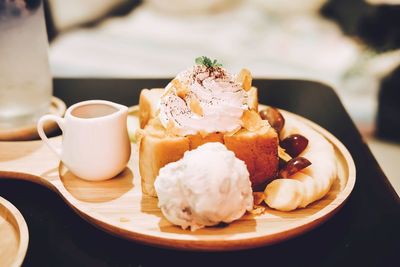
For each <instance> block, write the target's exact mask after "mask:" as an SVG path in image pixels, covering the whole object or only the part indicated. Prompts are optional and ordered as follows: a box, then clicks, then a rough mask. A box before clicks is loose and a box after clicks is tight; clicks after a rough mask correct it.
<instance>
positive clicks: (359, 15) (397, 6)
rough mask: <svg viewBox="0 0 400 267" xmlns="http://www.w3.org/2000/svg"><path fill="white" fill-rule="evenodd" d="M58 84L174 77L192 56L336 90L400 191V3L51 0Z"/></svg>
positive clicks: (344, 0)
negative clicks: (68, 79)
mask: <svg viewBox="0 0 400 267" xmlns="http://www.w3.org/2000/svg"><path fill="white" fill-rule="evenodd" d="M45 13H46V23H47V28H48V35H49V40H50V67H51V71H52V73H53V76H55V77H123V78H137V77H140V78H143V77H173V76H174V75H175V74H176V73H177V72H179V71H181V70H183V69H185V68H186V67H188V66H191V65H192V64H193V60H194V58H195V57H197V56H200V55H207V56H209V57H211V58H217V59H218V60H219V61H220V62H223V64H224V66H225V67H226V68H227V69H228V70H230V71H232V72H237V71H239V70H240V69H241V68H242V67H246V68H248V69H250V70H251V71H252V73H253V76H255V77H256V78H293V79H308V80H316V81H320V82H323V83H326V84H329V85H331V86H332V87H333V88H335V90H336V92H337V94H338V95H339V97H340V98H341V100H342V102H343V104H344V106H345V107H346V109H347V111H348V112H349V114H350V115H351V117H352V118H353V120H354V122H355V123H356V125H357V127H358V128H359V130H360V132H361V133H362V135H363V137H364V138H365V141H366V142H367V143H368V145H369V146H370V148H371V150H372V151H373V153H374V155H375V156H376V158H377V160H378V161H379V163H380V165H381V166H382V168H383V170H384V172H385V173H386V175H387V176H388V177H389V179H390V180H391V182H392V184H393V185H394V187H395V188H396V190H397V193H398V194H400V175H399V173H398V172H397V168H396V167H397V166H396V165H397V164H399V163H400V143H399V142H400V104H399V102H400V1H396V0H298V1H289V0H248V1H245V0H203V1H196V0H144V1H135V0H69V1H65V0H48V1H47V2H46V5H45Z"/></svg>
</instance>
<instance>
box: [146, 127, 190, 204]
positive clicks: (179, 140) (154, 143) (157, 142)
mask: <svg viewBox="0 0 400 267" xmlns="http://www.w3.org/2000/svg"><path fill="white" fill-rule="evenodd" d="M188 150H189V139H188V138H186V137H166V138H161V137H159V136H153V135H150V134H145V135H144V136H143V138H142V139H141V143H140V148H139V153H140V157H139V171H140V176H141V180H142V192H143V193H145V194H148V195H150V196H154V197H156V196H157V194H156V191H155V189H154V181H155V179H156V177H157V176H158V172H159V171H160V169H161V168H162V167H164V166H165V165H167V164H168V163H170V162H175V161H177V160H179V159H181V158H182V157H183V154H184V153H185V152H186V151H188Z"/></svg>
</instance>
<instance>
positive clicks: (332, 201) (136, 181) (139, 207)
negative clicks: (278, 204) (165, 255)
mask: <svg viewBox="0 0 400 267" xmlns="http://www.w3.org/2000/svg"><path fill="white" fill-rule="evenodd" d="M135 110H137V109H132V110H131V111H132V113H133V114H135ZM283 114H284V116H291V117H295V118H296V119H298V120H300V121H303V122H305V123H306V124H308V125H309V126H311V127H312V128H313V129H314V130H316V131H317V132H319V133H320V134H322V135H323V136H324V137H325V138H326V139H327V140H329V141H330V142H331V143H332V144H333V146H334V147H335V152H336V159H337V163H338V164H337V165H338V179H337V180H336V181H335V183H334V184H333V186H332V188H331V190H330V192H329V193H328V194H327V195H326V196H325V197H324V198H323V199H321V200H319V201H316V202H315V203H313V204H310V205H309V206H308V207H307V208H304V209H298V210H296V211H292V212H281V211H276V210H272V209H268V208H267V209H266V211H265V213H264V214H262V215H258V216H256V215H251V214H246V215H244V216H243V217H242V218H241V219H240V220H238V221H235V222H233V223H231V224H229V225H228V226H225V227H207V228H204V229H200V230H198V231H195V232H191V231H189V230H182V229H181V228H179V227H177V226H174V225H171V224H170V223H169V222H168V221H167V220H166V219H165V218H164V217H163V215H162V213H161V211H160V209H159V208H158V207H157V199H156V198H152V197H148V196H145V195H143V194H142V193H141V184H140V183H141V182H140V175H139V171H138V165H137V162H138V151H137V147H136V145H135V144H132V157H131V160H130V162H129V164H128V167H127V168H126V169H125V171H124V172H123V173H121V174H120V175H119V176H118V177H116V178H114V179H111V180H108V181H102V182H87V181H84V180H81V179H79V178H77V177H76V176H74V175H73V174H72V173H71V172H69V171H68V169H67V168H66V167H64V166H63V165H62V164H60V163H59V160H58V159H57V158H56V157H55V156H54V155H53V154H52V153H51V151H50V150H49V149H48V148H47V147H46V146H45V145H44V144H42V143H41V142H38V141H32V142H23V143H19V142H13V144H12V145H11V144H9V143H7V142H3V143H2V142H0V170H2V171H0V178H1V177H9V178H10V177H11V178H16V179H25V180H30V181H34V182H37V183H40V184H43V185H45V186H47V187H49V188H51V189H53V190H55V191H56V192H58V193H59V194H60V195H61V196H62V197H63V198H64V200H65V201H66V202H67V203H68V204H69V205H70V206H71V207H72V208H73V209H74V210H75V211H76V212H77V213H78V214H79V215H80V216H82V217H83V218H84V219H86V220H87V221H89V222H91V223H93V224H94V225H96V226H97V227H99V228H101V229H103V230H106V231H108V232H110V233H112V234H114V235H118V236H121V237H124V238H127V239H131V240H134V241H137V242H140V243H144V244H148V245H153V246H160V247H166V248H175V249H183V250H203V251H224V250H225V251H226V250H238V249H246V248H253V247H259V246H264V245H269V244H273V243H277V242H281V241H283V240H286V239H289V238H292V237H294V236H297V235H299V234H302V233H304V232H306V231H308V230H310V229H312V228H314V227H316V226H318V225H319V224H321V223H322V222H323V221H325V220H327V219H328V218H330V217H331V216H332V215H333V214H335V212H337V211H338V210H339V208H340V207H341V206H342V205H343V204H344V202H345V200H346V199H347V198H348V196H349V195H350V193H351V191H352V189H353V187H354V184H355V179H356V174H355V165H354V162H353V159H352V158H351V155H350V153H349V152H348V151H347V149H346V148H345V147H344V145H343V144H342V143H341V142H340V141H339V140H337V139H336V138H335V137H334V136H333V135H332V134H330V133H329V132H328V131H326V130H325V129H323V128H321V127H320V126H318V125H317V124H315V123H313V122H311V121H309V120H307V119H305V118H302V117H300V116H297V115H295V114H293V113H289V112H285V111H283ZM136 120H137V119H135V117H131V118H130V120H129V121H128V123H130V124H135V123H137V122H135V121H136ZM50 140H51V142H53V143H54V145H56V146H57V145H60V144H61V137H56V138H52V139H50ZM3 151H7V153H6V152H3ZM4 158H8V159H4Z"/></svg>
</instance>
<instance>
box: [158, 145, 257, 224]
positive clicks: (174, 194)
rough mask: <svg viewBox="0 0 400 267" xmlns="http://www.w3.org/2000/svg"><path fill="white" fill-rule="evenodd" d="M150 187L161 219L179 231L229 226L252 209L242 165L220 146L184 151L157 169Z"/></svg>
mask: <svg viewBox="0 0 400 267" xmlns="http://www.w3.org/2000/svg"><path fill="white" fill-rule="evenodd" d="M154 186H155V189H156V191H157V196H158V206H159V207H160V208H161V211H162V213H163V214H164V216H165V217H166V218H167V220H168V221H170V222H171V223H173V224H176V225H180V226H181V227H182V228H183V229H186V228H188V227H190V229H191V230H192V231H194V230H196V229H199V228H202V227H205V226H212V225H216V224H218V223H220V222H225V223H230V222H232V221H234V220H237V219H239V218H240V217H242V216H243V214H244V213H245V212H246V210H251V209H252V208H253V191H252V189H251V182H250V180H249V172H248V171H247V168H246V165H245V163H244V162H243V161H241V160H240V159H238V158H236V157H235V155H234V153H233V152H231V151H229V150H227V149H226V147H225V146H224V145H223V144H221V143H206V144H204V145H202V146H200V147H198V148H197V149H195V150H192V151H187V152H186V153H185V154H184V157H183V158H182V159H180V160H179V161H176V162H173V163H169V164H167V165H166V166H164V167H163V168H161V169H160V173H159V175H158V177H157V178H156V181H155V183H154Z"/></svg>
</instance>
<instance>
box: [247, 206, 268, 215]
mask: <svg viewBox="0 0 400 267" xmlns="http://www.w3.org/2000/svg"><path fill="white" fill-rule="evenodd" d="M264 211H265V207H264V206H259V205H254V206H253V209H252V210H251V211H249V212H250V213H251V214H253V215H261V214H263V213H264Z"/></svg>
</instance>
